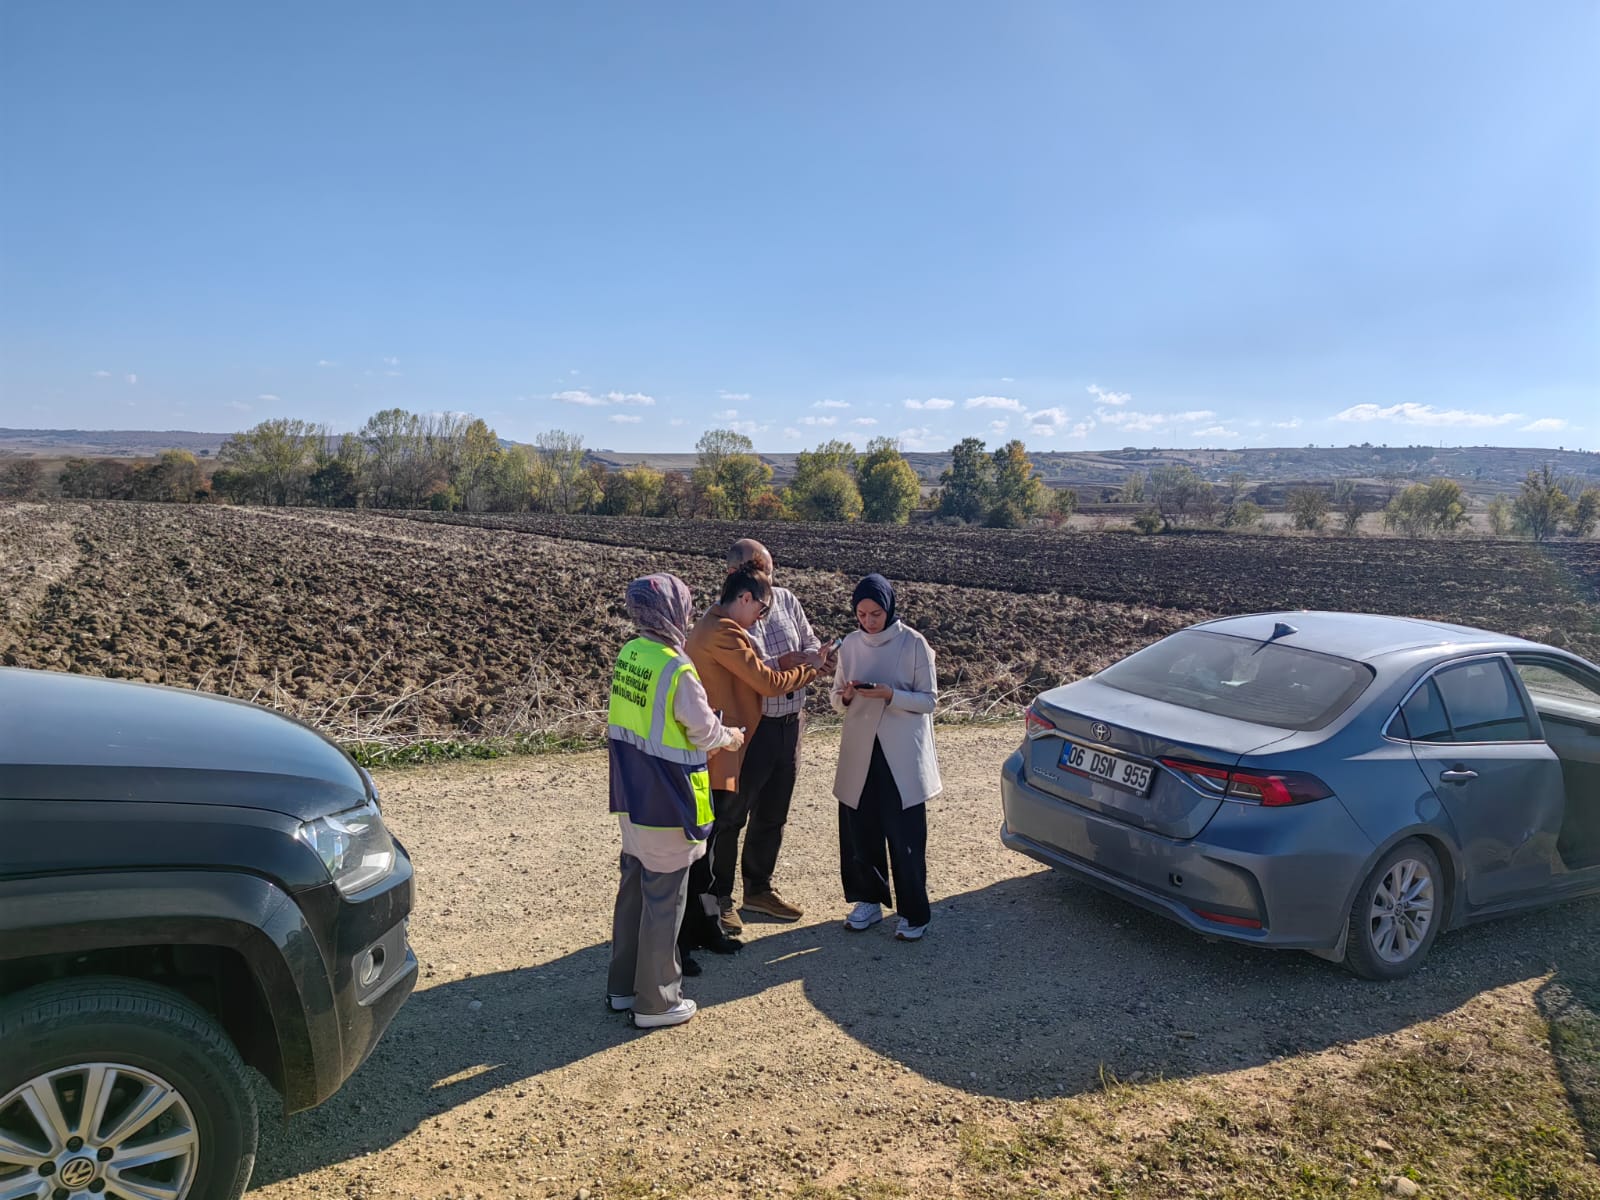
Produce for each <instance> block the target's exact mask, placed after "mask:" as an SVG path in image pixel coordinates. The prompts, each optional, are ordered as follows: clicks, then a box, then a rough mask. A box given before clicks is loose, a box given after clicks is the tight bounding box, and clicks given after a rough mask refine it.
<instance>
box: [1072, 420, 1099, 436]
mask: <svg viewBox="0 0 1600 1200" xmlns="http://www.w3.org/2000/svg"><path fill="white" fill-rule="evenodd" d="M1093 428H1094V422H1093V421H1079V422H1078V423H1077V424H1076V425H1074V426H1073V427H1072V436H1073V437H1075V438H1080V437H1088V436H1089V431H1090V430H1092V429H1093Z"/></svg>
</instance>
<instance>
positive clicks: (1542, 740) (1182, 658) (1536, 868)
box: [1000, 612, 1600, 979]
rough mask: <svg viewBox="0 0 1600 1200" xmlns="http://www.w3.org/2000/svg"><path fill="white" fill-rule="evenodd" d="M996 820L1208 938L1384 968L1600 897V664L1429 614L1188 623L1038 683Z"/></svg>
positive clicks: (1025, 842) (1013, 842)
mask: <svg viewBox="0 0 1600 1200" xmlns="http://www.w3.org/2000/svg"><path fill="white" fill-rule="evenodd" d="M1001 795H1002V799H1003V802H1004V808H1005V821H1004V824H1003V825H1002V827H1001V831H1000V836H1001V838H1002V840H1003V841H1004V842H1005V844H1006V845H1007V846H1009V847H1011V848H1012V849H1014V850H1017V851H1020V852H1021V853H1023V854H1026V855H1029V856H1031V857H1033V858H1036V859H1038V860H1040V861H1041V862H1045V863H1048V864H1050V865H1051V866H1053V867H1056V868H1059V869H1061V870H1063V871H1067V872H1070V873H1071V874H1073V875H1075V876H1077V877H1079V878H1081V879H1084V880H1086V881H1088V882H1090V883H1092V884H1094V885H1096V886H1098V887H1101V888H1104V889H1106V890H1108V891H1111V892H1114V893H1116V894H1117V895H1120V896H1122V897H1124V898H1125V899H1128V900H1131V901H1133V902H1134V903H1136V904H1140V905H1143V906H1144V907H1146V908H1149V909H1152V910H1154V911H1155V912H1158V913H1160V914H1162V915H1164V916H1167V917H1170V918H1172V919H1173V920H1176V921H1178V922H1180V923H1182V924H1184V925H1187V926H1188V927H1189V928H1191V929H1193V930H1195V931H1196V932H1197V933H1201V934H1205V935H1207V936H1209V937H1217V938H1228V939H1231V940H1234V941H1240V942H1248V943H1253V944H1255V945H1260V946H1269V947H1277V948H1283V949H1298V950H1307V951H1310V952H1311V953H1313V954H1317V955H1320V956H1322V957H1325V958H1329V959H1332V960H1334V961H1342V962H1344V963H1345V964H1346V965H1348V966H1349V967H1350V969H1351V970H1353V971H1355V972H1356V973H1357V974H1359V975H1363V976H1365V977H1367V978H1371V979H1396V978H1399V977H1401V976H1403V975H1407V974H1409V973H1410V972H1412V971H1414V970H1415V969H1416V968H1417V966H1418V965H1419V964H1420V963H1421V962H1422V960H1423V958H1424V956H1426V955H1427V953H1428V950H1429V948H1430V947H1431V946H1432V944H1433V941H1434V939H1435V938H1436V937H1437V936H1438V935H1439V934H1440V933H1441V932H1443V931H1444V930H1445V929H1448V928H1451V927H1453V926H1456V925H1463V924H1466V923H1468V922H1471V921H1476V920H1480V919H1483V918H1486V917H1494V916H1499V915H1501V914H1504V913H1509V912H1514V911H1517V910H1519V909H1523V908H1527V907H1531V906H1534V905H1539V904H1548V903H1551V902H1553V901H1558V900H1565V899H1570V898H1572V897H1575V896H1580V895H1585V894H1588V893H1593V892H1600V669H1597V668H1596V667H1595V665H1594V664H1592V663H1590V662H1587V661H1586V660H1584V659H1582V658H1579V657H1578V656H1576V655H1574V654H1570V653H1568V652H1566V651H1564V650H1560V649H1557V648H1555V647H1553V646H1546V645H1541V644H1539V643H1537V642H1531V641H1525V640H1523V639H1521V638H1514V637H1507V636H1503V635H1500V634H1495V633H1488V632H1485V631H1484V630H1480V629H1469V628H1466V627H1465V626H1460V625H1447V624H1443V623H1440V622H1434V621H1419V620H1410V619H1406V618H1401V617H1385V616H1374V615H1369V614H1359V613H1331V612H1286V613H1266V614H1262V615H1256V616H1245V617H1229V618H1225V619H1222V620H1217V621H1208V622H1205V623H1203V624H1199V625H1195V626H1192V627H1190V628H1188V629H1185V630H1182V631H1180V632H1178V633H1175V634H1173V635H1172V636H1170V637H1167V638H1164V639H1162V640H1161V641H1159V642H1156V643H1155V644H1153V645H1151V646H1147V647H1146V648H1145V649H1143V650H1141V651H1139V652H1138V653H1136V654H1133V655H1130V656H1129V657H1127V658H1125V659H1123V660H1122V661H1121V662H1118V663H1116V664H1114V665H1113V666H1111V667H1108V668H1107V669H1106V670H1104V671H1101V672H1100V673H1099V674H1098V675H1094V676H1091V677H1089V678H1087V679H1082V680H1079V681H1077V682H1075V683H1070V684H1067V685H1065V686H1064V687H1059V688H1055V689H1053V690H1051V691H1048V692H1045V693H1044V694H1043V695H1041V696H1039V698H1038V699H1037V700H1035V701H1034V703H1033V705H1032V706H1031V707H1030V708H1029V710H1028V714H1027V733H1026V736H1025V738H1024V740H1023V743H1022V746H1021V748H1020V749H1018V750H1017V752H1016V753H1015V754H1013V755H1012V756H1011V757H1010V758H1009V759H1008V760H1007V761H1006V764H1005V767H1004V770H1003V772H1002V774H1001Z"/></svg>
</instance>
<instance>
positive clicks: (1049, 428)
mask: <svg viewBox="0 0 1600 1200" xmlns="http://www.w3.org/2000/svg"><path fill="white" fill-rule="evenodd" d="M1057 432H1059V431H1058V430H1057V429H1056V427H1055V426H1054V425H1029V426H1028V436H1029V437H1040V438H1049V437H1055V435H1056V434H1057Z"/></svg>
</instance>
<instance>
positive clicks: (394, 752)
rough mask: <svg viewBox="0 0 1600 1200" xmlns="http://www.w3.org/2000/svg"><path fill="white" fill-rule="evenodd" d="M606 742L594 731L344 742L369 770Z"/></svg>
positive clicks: (561, 751) (558, 751)
mask: <svg viewBox="0 0 1600 1200" xmlns="http://www.w3.org/2000/svg"><path fill="white" fill-rule="evenodd" d="M604 744H605V742H604V740H603V739H602V738H600V737H599V736H598V735H594V734H574V733H526V734H519V735H518V736H516V737H511V738H418V739H416V740H414V741H396V742H345V743H343V745H344V748H345V750H346V751H348V752H349V754H350V757H351V758H353V759H355V760H356V762H358V763H360V764H361V765H362V766H363V767H366V768H368V769H369V770H371V769H374V768H377V767H386V768H392V767H420V766H429V765H431V764H434V763H445V762H465V761H468V760H473V759H491V758H508V757H511V756H512V755H517V754H564V753H567V752H569V751H573V750H594V749H597V748H598V747H600V746H603V745H604Z"/></svg>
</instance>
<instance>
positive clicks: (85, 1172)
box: [56, 1158, 94, 1190]
mask: <svg viewBox="0 0 1600 1200" xmlns="http://www.w3.org/2000/svg"><path fill="white" fill-rule="evenodd" d="M56 1178H57V1179H58V1180H59V1181H60V1182H61V1186H62V1187H67V1188H72V1189H74V1190H76V1189H78V1188H81V1187H83V1186H84V1184H86V1183H88V1182H89V1181H90V1180H91V1179H93V1178H94V1160H93V1159H91V1158H75V1159H73V1160H72V1161H71V1162H69V1163H67V1165H66V1166H64V1167H62V1168H61V1174H60V1175H57V1176H56Z"/></svg>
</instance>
